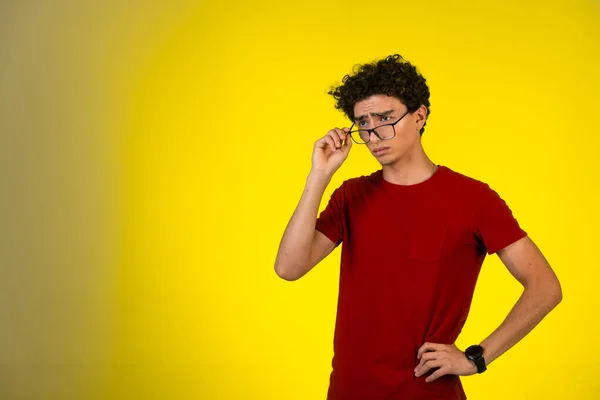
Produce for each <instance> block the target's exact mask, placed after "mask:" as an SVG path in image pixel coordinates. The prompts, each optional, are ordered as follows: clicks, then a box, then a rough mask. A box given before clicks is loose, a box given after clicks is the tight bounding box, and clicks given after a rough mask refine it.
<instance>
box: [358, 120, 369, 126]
mask: <svg viewBox="0 0 600 400" xmlns="http://www.w3.org/2000/svg"><path fill="white" fill-rule="evenodd" d="M366 123H367V121H360V122H359V123H358V126H365V125H366Z"/></svg>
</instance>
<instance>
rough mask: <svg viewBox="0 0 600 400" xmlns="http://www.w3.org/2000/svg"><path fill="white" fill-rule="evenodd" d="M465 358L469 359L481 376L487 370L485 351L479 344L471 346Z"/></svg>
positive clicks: (466, 351)
mask: <svg viewBox="0 0 600 400" xmlns="http://www.w3.org/2000/svg"><path fill="white" fill-rule="evenodd" d="M465 357H467V359H468V360H469V361H471V362H472V363H473V364H474V365H475V367H476V369H477V373H478V374H481V373H482V372H484V371H485V370H486V369H487V363H486V360H485V357H484V349H483V347H482V346H480V345H478V344H475V345H472V346H469V347H468V348H467V349H466V350H465Z"/></svg>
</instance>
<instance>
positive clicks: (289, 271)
mask: <svg viewBox="0 0 600 400" xmlns="http://www.w3.org/2000/svg"><path fill="white" fill-rule="evenodd" d="M275 273H276V274H277V276H278V277H280V278H281V279H283V280H285V281H289V282H293V281H296V280H298V279H300V276H299V275H298V274H297V273H295V272H294V269H293V268H290V267H289V266H285V265H282V264H281V263H275Z"/></svg>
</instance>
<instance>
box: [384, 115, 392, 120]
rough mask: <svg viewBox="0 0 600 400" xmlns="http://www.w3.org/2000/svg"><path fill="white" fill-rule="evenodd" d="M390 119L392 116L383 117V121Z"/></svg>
mask: <svg viewBox="0 0 600 400" xmlns="http://www.w3.org/2000/svg"><path fill="white" fill-rule="evenodd" d="M390 119H392V117H390V116H385V117H381V120H382V121H389V120H390Z"/></svg>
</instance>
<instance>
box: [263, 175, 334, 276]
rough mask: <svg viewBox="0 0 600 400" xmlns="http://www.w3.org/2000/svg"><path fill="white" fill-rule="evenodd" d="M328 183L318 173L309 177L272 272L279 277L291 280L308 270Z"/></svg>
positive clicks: (287, 228)
mask: <svg viewBox="0 0 600 400" xmlns="http://www.w3.org/2000/svg"><path fill="white" fill-rule="evenodd" d="M330 180H331V177H329V176H327V175H325V174H323V173H318V172H311V173H310V175H309V176H308V178H307V180H306V185H305V186H304V191H303V192H302V197H301V198H300V201H299V203H298V206H297V207H296V210H295V211H294V213H293V215H292V217H291V219H290V221H289V222H288V225H287V227H286V229H285V232H284V234H283V238H282V239H281V243H280V245H279V251H278V253H277V258H276V260H275V271H276V272H277V274H278V275H279V276H281V277H287V278H290V279H294V277H296V276H299V275H301V273H302V272H303V270H305V269H306V268H307V267H308V264H309V262H310V250H311V245H312V241H313V237H314V234H315V225H316V220H317V213H318V211H319V205H320V203H321V199H322V198H323V193H324V192H325V189H326V188H327V185H328V184H329V181H330Z"/></svg>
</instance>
